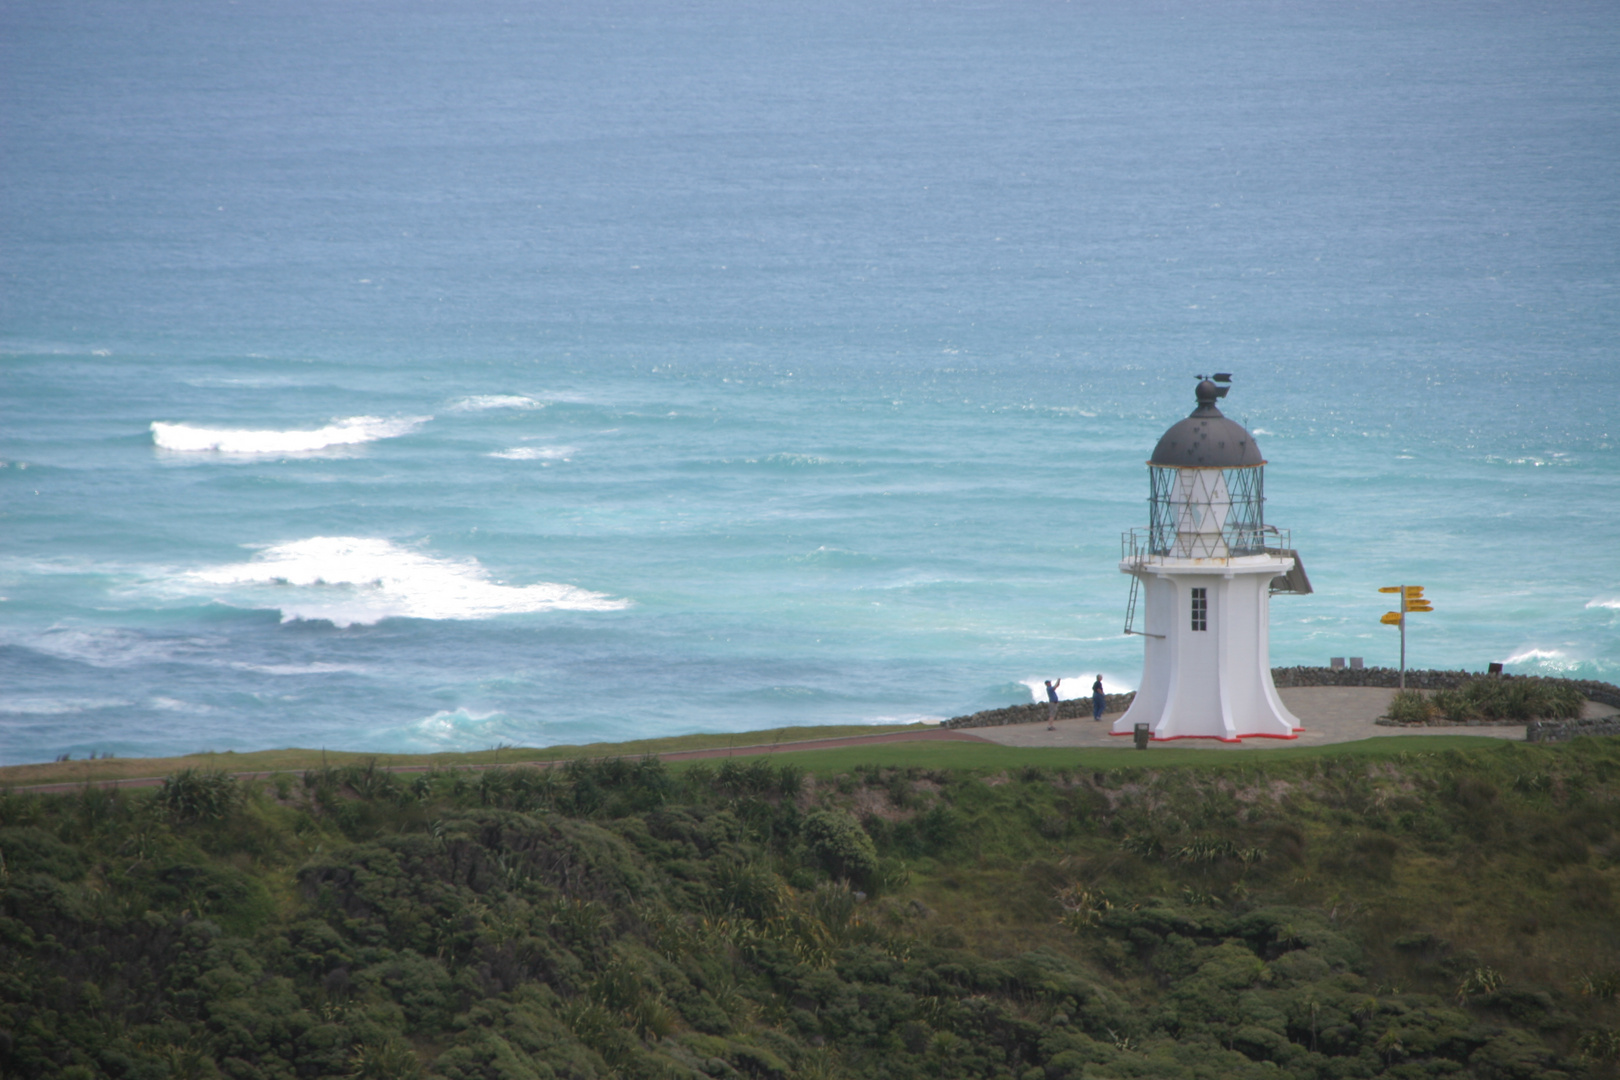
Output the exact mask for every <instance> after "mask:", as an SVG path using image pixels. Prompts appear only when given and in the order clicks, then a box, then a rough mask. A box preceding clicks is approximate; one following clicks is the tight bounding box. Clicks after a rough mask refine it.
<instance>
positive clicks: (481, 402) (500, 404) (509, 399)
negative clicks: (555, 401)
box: [450, 394, 546, 412]
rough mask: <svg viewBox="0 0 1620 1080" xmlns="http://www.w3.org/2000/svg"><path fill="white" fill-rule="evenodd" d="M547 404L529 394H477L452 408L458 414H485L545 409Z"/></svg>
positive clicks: (465, 398)
mask: <svg viewBox="0 0 1620 1080" xmlns="http://www.w3.org/2000/svg"><path fill="white" fill-rule="evenodd" d="M545 407H546V403H545V402H543V401H536V400H535V399H534V398H532V397H529V396H528V395H527V394H475V395H473V396H472V397H464V398H462V399H461V400H460V401H458V402H456V403H455V404H454V405H452V406H450V408H451V409H453V410H455V411H456V412H483V411H484V410H485V409H543V408H545Z"/></svg>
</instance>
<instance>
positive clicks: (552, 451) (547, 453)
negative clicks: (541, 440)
mask: <svg viewBox="0 0 1620 1080" xmlns="http://www.w3.org/2000/svg"><path fill="white" fill-rule="evenodd" d="M576 453H578V451H577V450H575V449H574V448H573V447H572V446H514V447H513V448H512V449H510V450H496V451H493V452H492V453H490V454H489V455H488V456H489V457H492V458H500V459H501V460H503V461H572V460H573V459H574V455H575V454H576Z"/></svg>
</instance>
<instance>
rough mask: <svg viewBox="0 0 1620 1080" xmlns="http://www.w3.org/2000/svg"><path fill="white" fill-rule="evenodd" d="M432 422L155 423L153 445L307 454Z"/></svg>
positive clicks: (390, 436) (401, 419)
mask: <svg viewBox="0 0 1620 1080" xmlns="http://www.w3.org/2000/svg"><path fill="white" fill-rule="evenodd" d="M431 419H433V418H432V417H431V416H398V417H391V418H384V417H380V416H351V417H348V418H346V419H343V420H333V421H332V422H331V423H330V424H328V425H326V426H325V427H323V428H316V429H314V430H312V431H305V430H293V431H276V430H271V429H265V430H251V429H246V428H205V427H193V426H192V425H190V424H169V423H164V422H163V421H161V420H154V421H153V422H152V442H153V444H154V445H156V446H157V447H158V448H159V449H161V450H172V451H175V452H177V453H188V454H195V453H214V454H243V455H249V454H307V453H312V452H314V451H317V450H325V449H328V448H330V447H334V446H355V445H358V444H360V443H368V442H375V441H376V440H378V439H393V438H397V437H399V436H401V435H408V434H410V433H411V432H412V431H415V430H416V429H417V428H419V427H421V426H422V425H423V424H425V423H427V422H428V421H429V420H431Z"/></svg>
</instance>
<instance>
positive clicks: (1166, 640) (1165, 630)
mask: <svg viewBox="0 0 1620 1080" xmlns="http://www.w3.org/2000/svg"><path fill="white" fill-rule="evenodd" d="M1293 565H1294V560H1293V559H1292V558H1289V557H1286V556H1278V555H1272V554H1265V555H1247V556H1240V557H1235V558H1226V559H1190V558H1176V557H1171V556H1153V557H1150V558H1146V559H1140V560H1127V561H1125V562H1122V563H1120V566H1119V568H1120V570H1121V571H1123V572H1124V573H1127V574H1134V575H1135V576H1136V577H1137V578H1138V579H1139V580H1140V581H1141V588H1142V594H1143V596H1142V598H1143V604H1144V606H1143V616H1144V618H1143V620H1142V624H1141V625H1142V630H1143V632H1145V633H1146V635H1147V637H1146V639H1145V640H1146V641H1147V652H1146V657H1145V660H1144V663H1143V666H1142V686H1141V689H1139V690H1137V692H1136V699H1135V701H1133V702H1132V703H1131V707H1130V708H1129V709H1128V710H1126V712H1125V715H1124V716H1122V717H1121V718H1120V719H1119V720H1117V721H1115V722H1114V726H1113V729H1112V733H1113V734H1115V735H1130V734H1132V733H1134V732H1135V730H1136V725H1137V724H1139V723H1141V724H1147V725H1148V727H1149V729H1150V730H1151V731H1152V733H1153V738H1154V739H1155V740H1164V739H1188V738H1195V739H1196V738H1202V739H1220V740H1222V741H1224V742H1235V741H1236V740H1238V739H1243V738H1249V737H1251V736H1263V737H1268V738H1274V739H1292V738H1294V737H1295V736H1294V732H1296V731H1300V730H1303V726H1304V725H1302V724H1301V723H1300V721H1299V719H1298V718H1297V717H1295V716H1294V715H1293V714H1292V713H1290V712H1289V711H1288V710H1287V709H1286V708H1284V707H1283V703H1282V699H1281V698H1279V697H1278V696H1277V687H1276V685H1275V684H1274V683H1273V682H1272V681H1271V637H1270V622H1271V620H1270V611H1271V581H1272V579H1273V578H1276V577H1279V576H1282V575H1284V574H1287V573H1288V571H1289V570H1290V569H1291V568H1292V567H1293ZM1195 590H1202V592H1201V593H1195ZM1200 614H1201V615H1202V618H1198V617H1197V616H1198V615H1200Z"/></svg>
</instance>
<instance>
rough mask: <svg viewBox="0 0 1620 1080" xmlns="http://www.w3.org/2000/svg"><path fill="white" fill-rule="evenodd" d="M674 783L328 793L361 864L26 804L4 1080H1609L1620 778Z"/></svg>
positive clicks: (296, 840)
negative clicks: (575, 798) (654, 796)
mask: <svg viewBox="0 0 1620 1080" xmlns="http://www.w3.org/2000/svg"><path fill="white" fill-rule="evenodd" d="M640 768H641V766H640V765H639V764H638V763H637V762H636V760H635V759H625V760H624V762H623V763H622V764H620V765H616V766H610V767H608V768H601V767H599V764H598V763H596V762H588V763H585V764H584V765H582V766H580V767H579V768H577V769H575V770H573V771H572V773H571V774H568V775H565V772H564V770H562V769H558V770H555V771H554V772H552V773H550V774H549V775H551V776H553V777H554V781H553V782H554V783H555V784H556V785H557V789H558V792H559V796H560V797H559V801H558V803H557V805H556V806H555V807H551V808H547V807H542V806H536V807H535V809H534V810H532V811H525V810H519V809H516V807H517V806H518V805H520V804H521V803H522V802H523V801H524V800H525V799H527V798H529V797H530V796H529V795H528V794H525V793H524V791H523V790H522V788H523V785H524V783H525V782H526V781H527V780H528V779H531V778H537V777H539V776H541V775H547V774H544V773H539V772H537V771H535V770H530V769H525V768H516V769H511V770H507V771H506V773H505V775H504V776H502V777H500V778H499V779H498V780H496V781H495V782H493V783H491V784H489V785H483V783H482V777H481V774H480V773H478V772H470V773H467V774H466V775H465V779H464V781H463V782H462V784H461V785H460V788H461V790H460V792H459V793H456V792H455V791H454V790H453V789H454V788H455V786H456V785H455V783H454V777H453V776H449V775H440V776H439V777H437V778H436V779H435V780H433V781H431V782H430V783H429V784H428V785H426V787H427V791H426V792H425V793H424V794H423V796H421V797H418V796H417V795H416V794H415V792H414V791H413V792H411V793H410V798H409V799H408V800H406V801H405V802H401V801H400V800H399V797H398V793H397V792H396V793H390V792H389V790H388V789H387V788H386V787H385V786H383V785H374V786H373V787H372V792H373V794H372V795H371V796H369V797H367V796H362V795H360V794H359V793H358V792H357V791H356V790H355V785H354V784H352V783H350V782H349V781H347V780H345V781H343V784H342V788H341V789H338V788H337V786H336V779H335V778H334V780H333V784H332V787H333V789H334V790H335V791H336V790H341V794H339V795H336V796H335V797H336V799H337V803H339V804H342V805H354V806H356V807H357V808H358V809H357V813H360V814H363V815H365V816H367V819H368V820H369V821H371V823H372V824H371V829H372V832H371V833H370V834H368V835H367V836H366V837H365V838H364V839H363V840H354V839H347V838H345V836H344V835H343V834H342V833H341V832H340V831H339V829H338V828H337V825H338V824H339V822H338V820H337V818H338V814H337V813H336V812H335V811H333V812H327V813H309V812H306V809H305V807H304V806H302V805H301V800H300V799H293V800H287V801H288V802H291V803H292V804H293V805H284V804H283V803H282V802H277V801H275V800H270V799H259V800H255V801H254V802H252V803H251V804H248V805H245V806H242V807H239V808H238V810H236V811H233V812H231V813H230V814H229V815H228V816H227V818H226V819H224V821H223V824H222V825H221V826H220V827H218V828H212V827H209V828H197V827H196V826H195V825H193V824H188V823H186V822H181V821H177V820H176V819H175V818H173V817H172V816H171V815H170V813H169V812H168V810H167V809H166V808H165V807H164V805H163V804H161V803H159V802H158V801H157V792H156V791H150V792H142V793H135V794H129V795H126V796H125V800H126V804H125V805H119V804H117V803H115V802H112V801H108V802H107V803H105V804H97V805H94V806H90V807H88V808H87V807H86V806H85V805H84V803H83V800H82V799H81V798H80V797H79V796H77V795H75V796H72V797H69V798H65V799H53V800H49V801H45V802H43V803H42V802H40V801H39V800H37V799H33V800H32V801H30V800H25V799H24V798H23V797H21V796H6V795H4V794H0V856H3V858H0V1075H4V1076H5V1077H8V1078H10V1077H17V1078H26V1080H33V1078H36V1077H39V1078H43V1077H53V1078H54V1077H59V1076H75V1077H101V1076H106V1077H109V1078H117V1080H124V1078H128V1080H141V1078H146V1077H152V1078H156V1077H164V1076H220V1077H230V1078H233V1080H236V1078H243V1080H246V1078H250V1077H252V1078H260V1077H262V1078H265V1080H269V1078H272V1077H287V1078H292V1077H320V1076H332V1077H341V1076H352V1077H364V1076H389V1077H406V1078H409V1077H415V1076H421V1077H423V1078H435V1077H442V1078H444V1080H451V1078H455V1080H473V1078H478V1080H492V1078H499V1077H509V1078H518V1077H537V1078H543V1077H554V1078H556V1077H570V1078H573V1080H591V1078H601V1077H607V1076H622V1077H626V1078H637V1080H641V1078H647V1080H651V1078H654V1077H673V1076H682V1077H696V1076H710V1077H738V1078H742V1077H746V1078H748V1080H762V1078H767V1077H773V1078H788V1077H816V1078H818V1080H880V1078H881V1080H889V1078H896V1080H921V1078H924V1077H927V1078H929V1080H933V1078H938V1080H989V1078H995V1077H1007V1078H1012V1080H1026V1078H1027V1080H1056V1078H1059V1077H1065V1078H1075V1080H1078V1078H1079V1077H1081V1076H1086V1075H1106V1076H1116V1077H1125V1076H1137V1077H1166V1078H1169V1077H1187V1078H1196V1077H1217V1076H1218V1077H1222V1078H1223V1080H1224V1078H1226V1077H1234V1078H1244V1077H1255V1078H1259V1077H1291V1078H1297V1080H1338V1078H1343V1077H1370V1078H1388V1080H1397V1078H1400V1080H1404V1078H1407V1077H1415V1076H1447V1075H1452V1076H1476V1077H1480V1078H1486V1077H1534V1078H1542V1080H1550V1078H1562V1080H1573V1078H1574V1077H1576V1076H1588V1075H1590V1076H1594V1077H1596V1076H1612V1075H1613V1068H1612V1067H1611V1066H1612V1064H1613V1063H1612V1062H1605V1061H1604V1060H1603V1058H1604V1057H1605V1055H1607V1054H1609V1052H1610V1050H1609V1047H1610V1043H1609V1042H1608V1041H1606V1039H1605V1038H1604V1036H1603V1034H1602V1033H1607V1032H1612V1031H1613V1030H1614V1028H1615V1024H1616V1021H1615V1016H1616V1013H1615V1012H1614V1010H1615V1008H1616V1005H1615V1003H1614V1002H1615V997H1616V993H1615V989H1614V987H1615V985H1617V980H1616V979H1615V978H1614V977H1613V969H1614V965H1615V962H1616V955H1615V953H1614V942H1613V925H1614V897H1615V895H1616V894H1615V892H1614V888H1615V886H1616V885H1617V884H1620V865H1617V864H1616V862H1615V858H1614V856H1615V855H1616V853H1617V852H1620V847H1617V845H1616V839H1615V830H1616V827H1617V826H1620V745H1615V743H1614V741H1608V742H1604V741H1600V740H1588V741H1586V742H1584V743H1581V744H1579V745H1576V744H1569V745H1566V746H1562V747H1555V748H1554V747H1538V746H1520V745H1517V744H1511V745H1505V746H1502V747H1493V748H1490V749H1487V750H1476V749H1470V748H1468V747H1467V746H1466V743H1465V745H1464V746H1463V747H1462V748H1461V749H1457V750H1453V751H1445V752H1441V753H1433V752H1430V751H1419V752H1411V751H1408V752H1405V753H1400V754H1395V753H1391V754H1384V755H1382V756H1372V757H1370V758H1369V757H1363V756H1358V755H1355V754H1340V755H1334V756H1330V757H1327V758H1316V759H1314V760H1312V759H1305V760H1298V759H1273V760H1268V762H1267V764H1266V767H1265V772H1264V775H1263V776H1262V775H1259V774H1258V773H1257V772H1256V770H1254V769H1253V767H1252V766H1239V765H1234V764H1231V763H1229V762H1228V761H1227V759H1223V763H1222V764H1221V765H1220V766H1218V767H1208V768H1205V767H1184V766H1175V765H1170V766H1159V767H1155V768H1152V769H1148V768H1137V769H1132V770H1116V771H1115V772H1114V773H1113V774H1112V775H1109V774H1107V773H1104V774H1102V775H1101V776H1091V775H1090V774H1087V776H1086V777H1083V778H1082V779H1081V780H1080V781H1076V780H1075V778H1074V776H1073V775H1069V776H1063V775H1061V774H1059V773H1058V772H1057V771H1056V770H1051V769H1049V770H1047V772H1046V774H1045V776H1044V778H1037V779H1029V780H1027V781H1024V782H1017V783H991V784H987V783H985V782H984V779H985V777H984V776H983V775H982V774H976V773H971V772H963V773H960V774H949V775H945V776H943V777H929V778H928V779H930V780H932V781H934V783H933V784H930V785H923V786H919V785H918V783H917V781H918V780H919V779H920V778H921V776H920V774H918V773H911V772H908V771H907V770H905V769H894V768H888V767H885V768H884V769H881V770H880V769H875V768H873V769H866V770H863V771H862V772H861V773H860V774H859V775H860V777H861V778H862V779H864V780H867V781H869V782H868V783H865V784H863V785H852V786H854V787H855V790H854V791H853V792H852V793H851V794H850V795H849V796H848V797H845V796H841V795H840V794H839V793H838V792H837V790H836V789H835V788H834V787H833V786H832V785H830V784H817V785H816V787H815V789H814V792H813V798H814V800H815V803H816V805H815V807H814V808H813V809H809V810H807V811H800V809H799V808H798V807H797V805H795V802H794V800H792V799H788V798H785V797H784V794H785V793H784V792H783V790H782V787H781V773H780V771H779V769H774V768H773V770H772V774H771V776H770V777H769V783H768V785H767V786H766V787H765V789H763V790H761V791H759V792H758V793H757V794H752V795H741V796H732V795H724V796H722V793H719V792H718V791H716V790H714V789H713V788H712V787H710V788H707V789H689V788H687V786H686V784H687V780H688V778H689V776H690V774H689V773H682V774H680V775H681V777H682V783H681V784H680V785H678V786H676V787H674V788H673V789H671V790H670V791H669V792H668V793H667V795H666V796H665V798H664V800H663V801H662V802H661V803H660V804H659V805H658V806H657V807H656V808H655V809H652V810H648V811H646V812H645V813H624V814H623V816H615V815H619V814H620V813H621V811H622V810H623V809H624V808H625V807H628V806H629V805H630V801H629V799H630V798H631V797H632V793H635V792H642V791H645V790H646V789H647V788H649V786H650V787H653V788H654V789H656V787H657V786H658V781H657V780H656V778H653V779H652V781H651V784H649V782H648V780H649V777H651V776H652V774H651V773H647V774H642V773H640V772H639V770H640ZM490 771H491V772H494V771H495V770H490ZM715 772H718V770H715ZM1014 775H1016V772H1015V771H1014ZM1523 777H1546V778H1548V780H1547V782H1546V783H1544V784H1543V783H1539V782H1538V783H1520V782H1519V781H1520V779H1521V778H1523ZM900 780H903V781H905V783H906V784H907V785H909V787H910V788H911V790H912V791H913V795H914V798H915V805H914V806H913V807H910V808H908V809H907V810H905V811H903V812H899V813H890V811H892V810H896V809H898V808H897V807H895V806H894V805H893V804H892V802H890V801H889V794H890V792H891V791H892V790H894V789H896V788H898V787H899V783H898V781H900ZM412 783H413V784H414V778H413V779H412ZM1077 783H1078V784H1080V785H1084V786H1085V787H1086V788H1087V790H1089V791H1091V792H1092V794H1089V795H1085V796H1084V798H1079V797H1078V795H1077V794H1076V790H1077V789H1076V785H1077ZM581 784H582V785H584V786H586V787H588V788H589V789H591V790H593V791H594V792H595V793H596V796H597V797H598V805H599V809H598V810H597V811H596V813H595V815H594V816H593V817H590V818H586V817H581V816H577V815H574V814H572V813H570V812H569V811H568V810H567V809H565V805H566V804H567V803H568V802H569V800H570V799H571V798H572V795H571V792H572V789H573V787H574V786H576V785H581ZM1081 794H1083V793H1081ZM563 796H566V797H563ZM634 797H635V798H639V797H640V796H639V795H635V796H634ZM1077 800H1078V801H1077ZM807 801H808V800H807ZM722 802H723V803H724V804H725V805H724V806H723V807H722V806H721V805H719V804H720V803H722ZM497 803H501V804H504V805H496V804H497ZM481 804H482V805H481ZM147 807H150V808H152V809H153V810H155V811H157V812H155V813H154V812H148V811H147V810H146V808H147ZM873 807H877V808H879V809H880V810H881V811H882V812H883V813H884V814H885V816H889V817H895V818H897V819H898V820H895V821H893V822H890V823H887V824H886V825H885V826H884V827H883V828H882V829H881V831H882V833H883V834H884V835H883V842H882V851H883V854H884V859H883V860H882V861H881V862H880V861H878V860H876V859H875V853H876V850H877V845H875V844H874V843H873V840H874V837H873V836H872V835H868V833H867V831H866V830H864V829H862V827H861V826H860V825H859V824H858V823H857V821H856V819H855V817H854V816H853V812H855V811H857V810H859V811H865V810H868V809H870V808H873ZM1082 811H1083V813H1082ZM1406 816H1410V817H1411V820H1412V822H1413V823H1414V824H1415V825H1425V823H1430V824H1434V823H1438V825H1443V826H1444V827H1443V828H1441V827H1438V825H1437V827H1436V828H1434V829H1432V830H1427V831H1425V830H1420V829H1417V828H1411V829H1409V828H1407V827H1406V826H1403V825H1401V824H1400V822H1401V819H1402V818H1403V817H1406ZM1057 818H1061V819H1063V820H1065V821H1068V822H1070V823H1071V826H1075V827H1069V828H1063V829H1059V828H1056V827H1054V826H1050V825H1049V824H1048V823H1049V822H1050V821H1051V820H1053V819H1057ZM1082 818H1083V819H1084V821H1085V823H1086V827H1085V828H1079V827H1078V824H1077V823H1079V822H1080V821H1081V820H1082ZM357 820H358V818H357ZM882 820H883V819H882V818H877V817H874V818H873V819H872V822H873V824H872V826H871V830H872V831H873V832H877V831H880V830H879V826H878V822H879V821H882ZM1472 822H1485V823H1489V824H1490V828H1489V829H1488V830H1485V831H1483V832H1478V833H1477V835H1476V832H1475V830H1473V829H1472V827H1471V825H1470V823H1472ZM250 825H251V826H252V829H250V828H249V826H250ZM252 830H258V832H253V831H252ZM1560 837H1563V838H1564V839H1563V841H1560V839H1559V838H1560ZM232 838H237V839H232ZM925 852H926V854H923V853H925ZM914 853H915V855H916V857H915V858H913V854H914ZM1259 853H1263V857H1261V854H1259ZM901 856H904V857H906V858H908V859H911V861H910V862H907V863H903V862H901V861H900V857H901ZM812 865H813V866H814V867H815V869H814V870H812V869H811V866H812ZM863 866H864V867H865V868H866V869H867V879H868V880H866V881H863V880H862V879H861V877H860V875H859V873H858V872H857V873H852V872H850V871H851V870H852V869H854V870H856V871H859V870H860V868H861V867H863ZM823 872H825V873H827V874H832V875H833V876H835V877H842V878H844V879H845V880H843V881H831V882H829V881H827V880H826V879H825V877H824V876H823ZM1392 879H1398V883H1399V889H1398V890H1397V889H1392V888H1390V887H1389V885H1388V884H1387V882H1388V881H1389V880H1392ZM872 884H877V885H881V887H882V894H881V895H879V896H872V897H866V896H862V895H861V891H865V890H867V889H871V885H872ZM858 890H861V891H858ZM872 891H876V890H872ZM249 912H251V917H244V916H245V915H246V914H247V913H249ZM1531 923H1535V924H1536V925H1535V927H1534V928H1533V929H1529V930H1527V929H1525V927H1526V926H1527V925H1530V924H1531ZM1448 942H1450V944H1448ZM1560 1055H1567V1056H1560Z"/></svg>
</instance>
